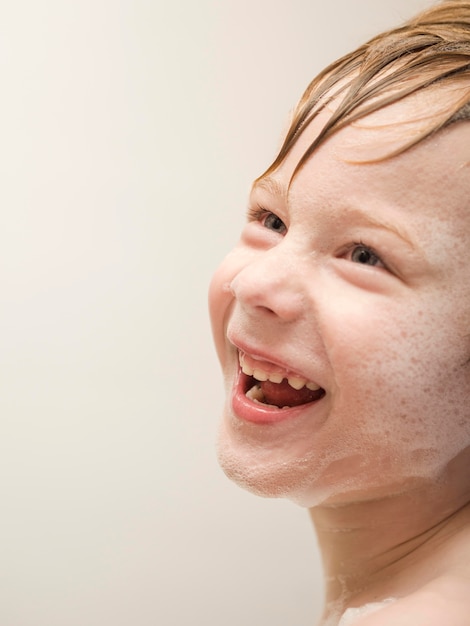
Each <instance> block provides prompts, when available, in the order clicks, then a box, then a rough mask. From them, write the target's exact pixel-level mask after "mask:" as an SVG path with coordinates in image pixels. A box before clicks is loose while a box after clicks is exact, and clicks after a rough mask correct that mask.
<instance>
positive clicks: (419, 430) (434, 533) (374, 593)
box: [210, 94, 470, 626]
mask: <svg viewBox="0 0 470 626" xmlns="http://www.w3.org/2000/svg"><path fill="white" fill-rule="evenodd" d="M427 98H428V100H427V101H426V108H427V110H429V107H430V106H432V98H431V100H429V96H427ZM441 100H442V94H439V102H441ZM420 104H421V105H422V103H420V102H419V100H418V101H417V102H416V103H413V102H412V101H406V102H405V103H399V104H396V105H393V106H391V107H389V108H388V109H386V110H382V111H380V112H378V113H377V114H374V117H373V118H371V119H367V118H366V120H364V123H363V124H362V123H361V124H360V125H358V126H357V127H354V128H353V127H346V128H344V129H343V130H341V131H340V132H339V133H338V134H337V135H335V136H334V137H333V138H332V139H330V140H328V141H327V142H326V143H325V144H324V145H323V146H321V147H320V148H319V150H318V151H317V153H315V154H314V155H313V156H312V158H311V159H310V160H309V162H308V163H307V164H306V166H305V167H304V168H303V169H302V170H301V171H300V173H299V174H298V175H297V176H296V178H295V179H294V180H293V181H292V183H291V184H290V186H289V183H290V182H291V176H292V172H293V170H294V168H295V165H296V164H297V163H298V161H299V159H300V157H301V155H302V154H303V152H304V151H305V149H306V147H307V146H308V145H309V144H310V142H311V141H312V138H313V137H314V136H315V133H317V132H318V129H319V128H321V125H322V123H323V121H322V119H319V120H318V121H316V122H315V123H314V124H312V125H311V127H309V128H308V129H307V130H306V131H305V132H304V134H303V135H301V137H300V138H299V140H298V142H297V144H296V145H295V146H294V148H293V150H292V152H291V153H290V154H289V155H288V157H287V158H286V160H285V161H284V162H283V163H282V164H281V165H280V167H279V168H278V170H277V171H276V172H274V173H272V174H271V175H270V177H269V179H265V180H261V182H258V183H257V184H256V185H255V186H254V189H253V192H252V196H251V200H250V207H251V217H250V219H249V222H248V224H247V226H246V228H245V230H244V232H243V234H242V238H241V241H240V243H239V245H238V246H237V247H236V248H235V250H234V251H233V252H232V253H231V254H230V255H229V256H228V257H227V259H226V260H225V261H224V262H223V264H222V265H221V267H220V268H219V270H218V271H217V272H216V274H215V276H214V279H213V282H212V285H211V292H210V304H211V314H212V322H213V330H214V338H215V342H216V346H217V350H218V354H219V358H220V361H221V364H222V367H223V371H224V377H225V382H226V387H227V403H226V406H225V409H224V416H223V421H222V426H221V432H220V439H219V457H220V462H221V464H222V467H223V468H224V470H225V471H226V473H227V474H228V475H229V476H230V477H231V478H233V479H234V480H236V481H237V482H239V483H240V484H241V485H242V486H244V487H246V488H249V489H251V490H253V491H255V492H256V493H259V494H262V495H265V496H285V497H289V498H291V499H293V500H294V501H296V502H298V503H300V504H302V505H303V506H305V507H307V508H309V510H310V515H311V518H312V521H313V523H314V526H315V529H316V532H317V535H318V541H319V546H320V550H321V553H322V558H323V565H324V571H325V582H326V601H325V611H324V614H323V617H322V621H321V623H320V624H321V626H338V625H339V626H444V625H445V626H468V624H469V623H470V618H469V616H470V594H469V593H468V589H469V588H470V587H469V585H470V479H469V476H470V365H469V364H470V341H469V330H468V329H469V328H470V263H469V254H470V253H469V250H470V200H469V198H470V177H469V175H468V174H469V170H470V166H469V164H470V124H467V123H463V124H457V125H455V126H454V127H451V128H449V129H446V130H445V131H441V132H440V133H438V134H437V135H436V136H435V137H432V138H431V139H430V140H427V141H426V142H425V143H422V144H420V145H419V146H417V147H415V148H413V149H412V150H410V151H408V152H407V153H405V154H403V155H400V156H399V157H395V158H393V159H390V160H385V161H381V162H378V163H373V164H358V163H357V161H360V160H364V159H369V158H370V159H373V158H376V157H378V156H383V154H384V151H385V153H386V152H387V151H390V150H393V149H394V148H395V147H396V144H397V143H398V144H399V143H400V142H403V141H406V140H407V139H409V133H410V132H413V128H411V130H410V124H409V123H407V124H405V125H401V123H400V122H401V121H409V119H410V115H412V114H413V107H414V106H416V111H419V110H420V106H419V105H420ZM421 108H422V107H421ZM325 115H326V113H325ZM416 115H418V113H417V114H416ZM320 117H321V116H320ZM421 123H422V120H421V121H420V122H419V124H421ZM419 124H418V125H419ZM353 161H356V162H353ZM243 359H246V362H247V363H248V365H254V366H258V367H259V369H260V370H261V373H260V374H258V376H259V380H261V379H262V377H263V376H264V375H267V374H269V375H272V374H274V375H277V374H279V375H280V376H284V377H285V378H287V377H289V376H294V374H295V377H297V378H299V379H304V380H305V381H310V382H309V384H311V385H312V387H313V388H315V385H317V386H318V387H320V388H322V389H323V390H324V395H323V396H322V397H321V398H319V399H318V400H315V401H314V402H311V403H307V404H305V405H302V406H301V407H300V408H299V407H296V408H295V409H293V410H291V409H289V410H287V411H285V412H284V413H283V409H282V408H281V407H279V408H277V407H275V406H268V407H266V405H264V406H262V405H260V403H259V402H258V403H256V402H254V401H252V400H250V399H249V398H248V399H247V398H246V397H245V396H244V391H245V388H243V385H241V384H240V380H242V381H243V380H245V379H243V376H242V375H241V374H240V364H239V363H240V360H241V361H243ZM255 378H256V376H255ZM250 384H251V383H250ZM246 385H248V382H247V383H246ZM268 404H269V403H268ZM377 603H378V604H377ZM367 605H374V606H373V607H372V608H374V609H376V610H374V611H373V612H368V611H367V610H366V609H367ZM360 607H365V609H364V611H362V612H361V611H354V609H359V608H360Z"/></svg>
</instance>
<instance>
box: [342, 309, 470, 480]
mask: <svg viewBox="0 0 470 626" xmlns="http://www.w3.org/2000/svg"><path fill="white" fill-rule="evenodd" d="M421 304H423V305H424V304H426V305H428V306H427V308H425V307H424V306H423V307H421V306H416V307H414V308H413V307H410V308H409V309H408V310H406V309H405V310H401V309H400V308H398V307H396V308H393V307H392V308H390V307H388V309H387V310H385V309H384V310H381V311H380V315H378V316H377V317H376V316H373V317H371V316H370V315H369V316H368V317H367V316H366V317H364V315H363V313H361V314H360V315H359V314H358V315H357V316H355V315H353V314H352V313H351V310H350V311H349V313H350V314H349V316H348V326H345V330H344V331H342V332H341V333H338V335H337V337H336V342H335V344H334V347H333V348H332V350H331V358H332V362H333V367H334V369H335V371H336V373H337V384H338V389H339V394H338V404H337V407H336V408H337V416H338V420H340V419H341V418H343V419H344V428H345V431H346V432H347V434H348V436H349V437H351V438H352V439H354V440H356V441H357V442H358V443H360V441H361V439H362V440H363V441H373V442H374V445H379V446H381V447H382V453H383V454H384V455H385V456H387V454H388V455H389V456H390V457H392V456H395V458H396V459H399V463H400V464H401V463H406V464H407V465H408V467H407V471H408V472H411V473H412V472H413V468H412V467H411V466H409V464H408V461H410V462H411V460H413V459H414V461H413V462H414V463H415V469H416V470H417V471H418V473H420V470H419V467H418V466H421V471H424V470H425V468H427V469H428V470H430V471H431V470H432V468H433V467H434V468H435V469H436V471H438V470H439V468H440V467H442V465H443V464H445V463H446V462H448V460H449V459H451V458H452V457H453V456H455V455H456V454H457V453H458V452H459V450H460V449H461V448H462V447H464V446H465V445H468V443H469V442H470V368H469V366H468V365H465V363H466V362H467V361H468V357H469V354H468V352H469V350H468V341H466V340H465V339H464V338H463V337H462V333H461V330H460V324H458V323H457V319H456V317H453V316H452V312H451V311H450V310H446V309H445V305H442V304H440V303H439V302H434V301H432V300H430V301H429V302H427V303H425V302H422V303H421ZM431 305H433V306H431ZM365 321H368V323H364V322H365ZM346 416H347V419H346ZM386 453H387V454H386ZM404 467H405V466H403V469H404Z"/></svg>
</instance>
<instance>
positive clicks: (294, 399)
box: [259, 379, 324, 408]
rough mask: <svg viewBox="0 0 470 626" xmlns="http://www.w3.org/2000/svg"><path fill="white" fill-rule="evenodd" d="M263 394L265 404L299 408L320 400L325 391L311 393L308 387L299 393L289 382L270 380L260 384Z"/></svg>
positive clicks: (319, 390)
mask: <svg viewBox="0 0 470 626" xmlns="http://www.w3.org/2000/svg"><path fill="white" fill-rule="evenodd" d="M259 385H260V387H261V389H262V391H263V394H264V402H265V403H266V404H272V405H274V406H278V407H280V408H282V407H284V406H299V405H300V404H307V403H308V402H313V401H314V400H318V399H319V398H321V397H322V395H323V393H324V392H323V389H318V390H317V391H310V389H307V387H302V389H299V391H297V390H296V389H293V388H292V387H291V386H290V385H289V383H288V382H287V380H285V379H284V380H283V381H282V383H272V382H271V381H269V380H266V381H265V382H262V383H259Z"/></svg>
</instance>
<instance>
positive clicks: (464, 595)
mask: <svg viewBox="0 0 470 626" xmlns="http://www.w3.org/2000/svg"><path fill="white" fill-rule="evenodd" d="M469 586H470V581H469V580H468V579H467V580H466V579H464V578H460V577H456V576H449V577H445V578H444V577H443V578H441V579H438V580H435V581H433V582H432V583H430V584H429V585H426V586H425V587H423V588H422V589H420V590H418V591H416V592H414V593H412V594H410V595H409V596H406V597H403V598H398V599H396V600H393V601H392V599H389V600H386V601H385V602H383V603H376V604H373V605H366V606H364V607H361V608H360V609H349V611H346V613H345V614H344V615H343V617H342V618H341V620H340V622H339V625H338V626H397V625H399V626H443V624H445V625H446V626H469V615H470V593H469ZM368 607H370V608H368Z"/></svg>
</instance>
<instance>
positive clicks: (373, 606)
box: [324, 598, 397, 626]
mask: <svg viewBox="0 0 470 626" xmlns="http://www.w3.org/2000/svg"><path fill="white" fill-rule="evenodd" d="M396 600H397V598H386V599H385V600H382V602H371V603H369V604H364V606H360V607H358V608H352V609H347V610H346V611H345V612H344V613H343V615H342V616H341V619H340V620H339V623H338V626H354V624H356V622H357V620H358V619H359V618H361V617H365V616H366V615H370V614H371V613H375V612H376V611H380V609H383V608H385V607H386V606H388V605H389V604H392V603H393V602H395V601H396ZM324 626H328V624H325V625H324ZM331 626H333V625H331Z"/></svg>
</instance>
